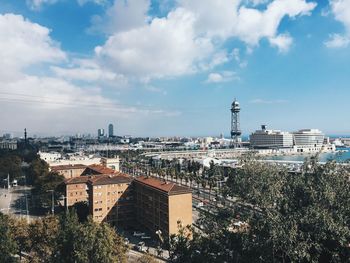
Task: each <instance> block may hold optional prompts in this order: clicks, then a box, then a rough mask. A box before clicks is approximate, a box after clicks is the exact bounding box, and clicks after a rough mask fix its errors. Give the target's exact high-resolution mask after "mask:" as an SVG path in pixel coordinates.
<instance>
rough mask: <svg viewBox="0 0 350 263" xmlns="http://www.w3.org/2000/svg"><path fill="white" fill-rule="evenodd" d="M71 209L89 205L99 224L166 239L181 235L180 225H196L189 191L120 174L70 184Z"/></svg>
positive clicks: (147, 178)
mask: <svg viewBox="0 0 350 263" xmlns="http://www.w3.org/2000/svg"><path fill="white" fill-rule="evenodd" d="M65 184H66V197H67V204H68V206H71V205H74V204H75V203H76V202H80V201H88V203H89V207H90V214H91V215H92V217H93V219H94V221H96V222H109V223H111V224H112V225H125V226H137V227H138V226H140V227H143V228H145V229H147V230H148V231H149V232H150V233H151V234H155V231H157V230H161V231H162V233H163V235H164V236H168V235H171V234H174V233H177V231H178V225H177V222H178V221H181V223H182V225H183V226H186V225H191V224H192V192H191V190H190V189H189V188H187V187H183V186H179V185H177V184H175V183H169V182H165V181H164V180H163V181H162V180H158V179H155V178H152V177H145V176H141V177H137V178H135V179H134V178H132V177H130V176H128V175H126V174H123V173H120V172H117V173H114V174H102V175H92V176H80V177H76V178H71V179H68V180H66V182H65Z"/></svg>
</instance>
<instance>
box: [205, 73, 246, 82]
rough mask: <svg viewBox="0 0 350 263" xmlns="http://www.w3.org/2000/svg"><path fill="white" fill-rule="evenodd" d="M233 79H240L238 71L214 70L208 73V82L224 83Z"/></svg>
mask: <svg viewBox="0 0 350 263" xmlns="http://www.w3.org/2000/svg"><path fill="white" fill-rule="evenodd" d="M233 80H239V77H238V76H237V73H236V72H233V71H223V72H212V73H210V74H209V75H208V78H207V80H206V81H205V82H206V83H223V82H230V81H233Z"/></svg>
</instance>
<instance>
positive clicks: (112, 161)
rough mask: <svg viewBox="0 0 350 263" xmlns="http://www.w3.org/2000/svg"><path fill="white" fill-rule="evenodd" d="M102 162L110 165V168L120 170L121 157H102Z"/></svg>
mask: <svg viewBox="0 0 350 263" xmlns="http://www.w3.org/2000/svg"><path fill="white" fill-rule="evenodd" d="M101 164H102V165H103V166H105V167H108V168H110V169H113V170H114V171H117V172H119V167H120V160H119V157H118V156H117V157H115V158H105V157H102V158H101Z"/></svg>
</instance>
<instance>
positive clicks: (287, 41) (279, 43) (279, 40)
mask: <svg viewBox="0 0 350 263" xmlns="http://www.w3.org/2000/svg"><path fill="white" fill-rule="evenodd" d="M269 41H270V44H271V45H272V46H276V47H277V48H278V50H279V51H280V52H281V53H286V52H288V50H289V48H290V46H291V45H292V43H293V38H291V37H290V35H289V34H280V35H278V36H276V37H271V38H269Z"/></svg>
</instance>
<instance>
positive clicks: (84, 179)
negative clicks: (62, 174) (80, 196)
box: [64, 176, 89, 184]
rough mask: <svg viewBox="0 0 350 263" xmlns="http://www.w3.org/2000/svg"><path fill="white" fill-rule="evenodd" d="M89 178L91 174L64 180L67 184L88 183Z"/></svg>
mask: <svg viewBox="0 0 350 263" xmlns="http://www.w3.org/2000/svg"><path fill="white" fill-rule="evenodd" d="M88 180H89V176H79V177H74V178H70V179H67V180H65V181H64V183H65V184H86V183H87V182H88Z"/></svg>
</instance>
